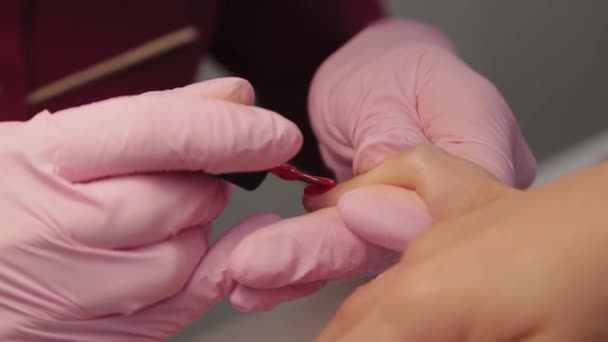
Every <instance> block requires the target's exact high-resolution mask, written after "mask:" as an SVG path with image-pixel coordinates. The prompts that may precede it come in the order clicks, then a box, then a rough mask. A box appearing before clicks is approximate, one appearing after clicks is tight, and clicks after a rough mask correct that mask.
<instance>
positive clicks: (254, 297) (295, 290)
mask: <svg viewBox="0 0 608 342" xmlns="http://www.w3.org/2000/svg"><path fill="white" fill-rule="evenodd" d="M325 284H326V282H325V281H315V282H312V283H303V284H294V285H289V286H285V287H281V288H277V289H270V290H266V289H254V288H250V287H247V286H244V285H242V284H237V286H236V287H235V289H234V291H232V294H231V295H230V303H232V305H233V306H234V307H235V308H236V309H237V310H239V311H242V312H254V311H270V310H272V309H274V308H275V307H277V306H278V305H279V304H281V303H284V302H288V301H292V300H296V299H299V298H302V297H305V296H308V295H310V294H312V293H315V292H317V291H318V290H320V289H321V288H323V287H324V286H325Z"/></svg>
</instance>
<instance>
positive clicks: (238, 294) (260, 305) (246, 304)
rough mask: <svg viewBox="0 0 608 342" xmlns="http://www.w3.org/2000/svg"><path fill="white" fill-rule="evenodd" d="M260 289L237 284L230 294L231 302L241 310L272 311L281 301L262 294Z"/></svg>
mask: <svg viewBox="0 0 608 342" xmlns="http://www.w3.org/2000/svg"><path fill="white" fill-rule="evenodd" d="M258 292H259V291H256V290H254V289H251V288H248V287H246V286H243V285H241V284H237V285H236V287H235V288H234V290H233V291H232V293H231V294H230V304H232V306H233V307H234V308H235V309H237V310H238V311H241V312H259V311H270V310H272V309H274V308H275V307H276V306H277V305H278V304H279V303H276V302H273V301H269V300H268V299H266V298H264V297H263V296H260V293H258Z"/></svg>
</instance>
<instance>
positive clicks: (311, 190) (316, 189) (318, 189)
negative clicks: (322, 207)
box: [304, 184, 333, 196]
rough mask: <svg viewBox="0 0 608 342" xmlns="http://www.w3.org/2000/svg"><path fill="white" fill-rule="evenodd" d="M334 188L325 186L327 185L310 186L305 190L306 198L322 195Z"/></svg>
mask: <svg viewBox="0 0 608 342" xmlns="http://www.w3.org/2000/svg"><path fill="white" fill-rule="evenodd" d="M332 188H333V187H330V186H325V185H319V184H310V185H308V186H306V187H305V188H304V194H305V195H306V196H315V195H321V194H324V193H326V192H328V191H329V190H331V189H332Z"/></svg>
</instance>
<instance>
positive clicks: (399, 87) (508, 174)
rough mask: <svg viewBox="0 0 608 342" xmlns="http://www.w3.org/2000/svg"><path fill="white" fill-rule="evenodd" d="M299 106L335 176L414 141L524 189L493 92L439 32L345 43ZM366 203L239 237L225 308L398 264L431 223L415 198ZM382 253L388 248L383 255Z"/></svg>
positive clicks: (384, 24) (383, 30) (519, 148)
mask: <svg viewBox="0 0 608 342" xmlns="http://www.w3.org/2000/svg"><path fill="white" fill-rule="evenodd" d="M309 107H310V117H311V120H312V125H313V128H314V130H315V132H316V135H317V137H318V139H319V142H320V147H321V152H322V154H323V157H324V159H325V161H326V162H327V165H328V166H329V167H330V168H331V169H333V171H334V172H335V173H336V175H337V177H338V179H340V180H345V179H347V178H349V177H351V176H352V175H353V174H355V175H356V174H360V173H363V172H365V171H367V170H369V169H370V168H372V167H374V166H375V165H377V164H378V163H379V162H380V161H382V160H384V159H385V158H386V157H387V156H390V155H392V154H394V153H396V152H397V151H400V150H402V149H405V148H408V147H411V146H414V145H417V144H420V143H423V142H427V143H428V142H430V143H432V144H435V145H436V146H439V147H440V148H442V149H444V150H446V151H448V152H450V153H453V154H454V155H457V156H460V157H463V158H465V159H467V160H470V161H472V162H474V163H476V164H478V165H480V166H482V167H483V168H485V169H486V170H488V171H490V172H491V173H492V174H494V175H495V176H497V177H498V178H499V179H500V180H502V181H503V182H504V183H506V184H509V185H515V186H517V187H526V186H528V185H529V184H530V183H531V181H532V180H533V178H534V174H535V160H534V158H533V156H532V154H531V153H530V150H529V148H528V146H527V145H526V143H525V141H524V139H523V137H522V134H521V132H520V130H519V128H518V126H517V123H516V120H515V119H514V116H513V114H512V113H511V110H510V109H509V107H508V106H507V104H506V103H505V101H504V99H503V97H502V96H501V95H500V93H499V91H498V90H497V89H496V88H495V87H494V86H493V85H492V84H491V83H490V82H488V80H486V79H484V78H483V77H482V76H480V75H479V74H478V73H476V72H475V71H473V70H472V69H471V68H470V67H468V66H467V65H466V64H465V63H464V62H462V61H461V60H460V59H459V57H458V56H457V54H456V52H455V50H454V48H453V47H452V45H451V43H450V41H449V40H448V39H447V38H446V37H445V36H444V35H443V34H442V33H440V32H438V31H437V30H435V29H433V28H431V27H429V26H426V25H424V24H421V23H418V22H414V21H410V20H405V19H388V20H383V21H380V22H378V23H376V24H374V25H372V26H371V27H369V28H367V29H366V30H364V31H363V32H362V33H360V34H359V35H357V36H356V37H355V38H353V39H352V40H351V41H350V42H349V43H347V44H346V45H345V46H344V47H342V48H341V49H340V50H338V51H337V52H336V53H334V55H333V56H331V57H330V58H329V59H328V60H327V61H326V62H325V63H324V64H323V65H322V66H321V68H320V69H319V71H318V72H317V74H316V76H315V78H314V81H313V84H312V88H311V90H310V101H309ZM358 198H359V199H361V198H365V195H364V194H363V195H361V192H360V193H359V197H358ZM373 199H374V201H367V202H365V201H364V202H362V201H359V200H356V201H352V202H354V203H356V205H355V206H354V207H353V206H350V207H348V206H346V208H344V209H345V210H342V211H341V214H342V216H340V214H339V213H338V212H337V210H336V208H335V207H333V208H328V209H324V210H320V211H317V212H314V213H312V214H308V215H304V216H302V217H297V218H292V219H289V220H286V221H283V222H279V223H277V224H274V225H272V226H269V227H267V228H265V229H262V230H260V231H258V232H256V233H255V234H253V235H251V236H249V237H248V238H247V239H246V240H244V241H243V242H242V243H241V244H240V245H239V246H238V247H237V249H236V250H235V252H234V254H233V255H232V257H231V260H230V262H231V264H230V272H231V273H232V275H233V276H234V277H235V279H236V280H237V281H238V282H239V283H240V285H239V286H238V287H237V290H235V292H234V293H233V296H232V301H233V303H234V304H235V306H237V307H239V308H241V309H243V310H259V309H269V308H271V307H273V306H274V305H276V304H277V303H279V302H281V301H283V300H286V299H293V298H297V297H299V296H302V295H305V294H308V293H310V292H312V291H314V290H315V289H317V288H319V287H321V286H322V285H323V283H324V282H325V281H327V280H331V279H338V278H343V277H349V276H353V275H360V274H370V273H375V272H377V271H379V270H381V269H383V268H385V267H387V266H388V265H390V264H391V263H393V262H394V261H395V260H397V256H398V254H399V253H398V252H400V251H402V250H403V249H404V248H405V246H406V244H407V242H408V241H410V240H411V239H412V238H413V237H414V236H416V235H417V234H418V233H419V232H421V231H422V230H423V229H424V228H426V227H427V226H428V225H429V224H430V221H431V218H430V215H429V213H428V211H427V209H426V207H425V206H424V204H423V202H422V201H421V200H420V198H419V197H418V196H417V195H416V194H415V193H414V192H408V191H405V190H404V191H396V192H395V191H384V192H380V193H373ZM313 202H314V200H313V199H307V200H305V205H307V206H309V207H313V206H314V205H312V204H311V203H313ZM404 222H407V224H405V225H404V224H403V223H404ZM345 223H346V225H345ZM353 231H356V232H357V234H353ZM370 235H373V236H370ZM368 241H372V242H374V244H371V243H369V242H368ZM387 245H388V246H390V247H391V248H390V249H391V250H395V251H397V252H389V249H385V248H381V247H387ZM380 246H381V247H380ZM237 294H238V296H237Z"/></svg>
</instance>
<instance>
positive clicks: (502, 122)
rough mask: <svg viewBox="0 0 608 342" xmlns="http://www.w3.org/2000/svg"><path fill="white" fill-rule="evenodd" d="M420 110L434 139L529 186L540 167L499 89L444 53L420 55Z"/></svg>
mask: <svg viewBox="0 0 608 342" xmlns="http://www.w3.org/2000/svg"><path fill="white" fill-rule="evenodd" d="M418 75H420V76H419V77H420V79H419V80H418V83H417V94H418V96H417V104H418V107H417V110H418V113H419V117H420V118H421V124H422V127H426V130H425V132H426V135H427V137H428V138H429V139H430V141H431V142H432V143H434V144H436V145H438V146H440V147H442V148H444V149H445V150H446V151H448V152H451V153H454V154H455V155H457V156H460V157H462V158H465V159H467V160H469V161H471V162H473V163H475V164H477V165H479V166H481V167H483V168H484V169H486V170H488V171H489V172H490V173H492V174H493V175H495V176H496V177H497V178H499V179H500V180H501V181H503V182H504V183H505V184H508V185H514V186H517V187H522V188H523V187H527V186H528V185H530V184H531V182H532V180H533V179H534V175H535V170H536V164H535V161H534V157H533V156H532V153H531V152H530V149H529V148H528V146H527V144H526V143H525V141H524V138H523V136H522V134H521V131H520V130H519V128H518V125H517V122H516V120H515V117H514V115H513V113H512V112H511V109H510V108H509V106H508V105H507V104H506V102H505V100H504V98H503V97H502V95H501V94H500V92H499V91H498V90H497V89H496V87H495V86H494V85H493V84H492V83H490V82H489V81H488V80H486V79H485V78H484V77H482V76H481V75H479V74H478V73H476V72H474V71H473V70H472V69H471V68H470V67H469V66H467V65H466V64H465V63H464V62H462V61H461V60H460V59H458V58H454V56H453V55H452V54H451V53H449V52H446V51H442V50H440V49H432V50H428V51H427V52H425V53H422V57H421V59H420V63H419V70H418Z"/></svg>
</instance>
